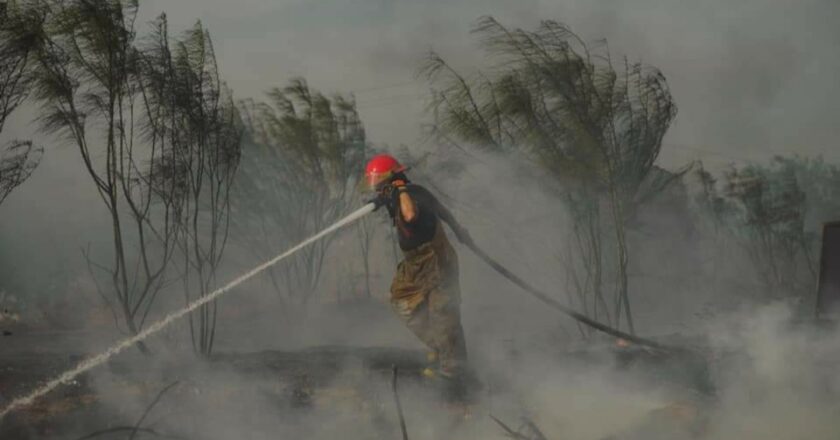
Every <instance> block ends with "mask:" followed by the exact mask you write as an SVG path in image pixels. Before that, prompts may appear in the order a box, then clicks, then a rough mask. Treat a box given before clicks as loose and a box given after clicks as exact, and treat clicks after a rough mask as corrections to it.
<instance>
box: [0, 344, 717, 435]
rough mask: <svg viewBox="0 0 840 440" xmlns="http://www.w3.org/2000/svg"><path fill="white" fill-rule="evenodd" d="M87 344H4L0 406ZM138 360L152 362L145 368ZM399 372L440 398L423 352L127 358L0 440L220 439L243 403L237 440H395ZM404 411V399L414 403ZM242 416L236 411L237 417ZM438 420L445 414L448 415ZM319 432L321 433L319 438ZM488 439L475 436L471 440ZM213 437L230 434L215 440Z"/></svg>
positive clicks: (626, 355) (491, 425)
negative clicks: (426, 374)
mask: <svg viewBox="0 0 840 440" xmlns="http://www.w3.org/2000/svg"><path fill="white" fill-rule="evenodd" d="M85 340H86V339H85V335H80V334H63V335H62V334H25V333H24V334H18V335H12V336H6V337H3V338H2V339H0V342H1V343H2V344H3V345H2V350H0V405H2V404H5V403H8V402H9V401H10V399H12V398H13V397H16V396H20V395H22V394H24V393H25V392H28V391H31V390H32V389H33V388H34V387H35V386H36V385H37V384H38V383H41V382H43V381H44V380H45V379H46V378H51V377H53V376H55V375H56V374H58V373H59V372H61V371H62V370H64V369H67V368H69V367H72V366H73V365H74V364H75V363H77V362H79V361H80V360H81V359H83V357H84V354H83V351H81V350H80V347H82V346H83V345H84V343H83V342H82V341H85ZM611 351H612V353H611V355H610V359H611V362H613V363H614V366H615V367H616V368H620V369H624V370H627V371H628V374H634V373H633V372H634V371H645V372H647V374H648V375H650V379H651V380H652V381H661V380H663V379H667V380H670V381H672V382H673V383H675V384H676V385H677V386H679V387H684V388H686V389H689V390H690V394H691V393H693V394H696V395H698V396H702V395H711V394H713V390H712V388H711V386H710V385H709V382H708V380H707V379H708V378H707V377H705V376H704V375H705V371H704V369H703V368H702V367H698V365H701V364H700V363H698V362H697V359H686V358H684V357H679V356H678V357H668V356H665V357H663V355H661V354H656V353H650V352H647V351H644V350H636V349H626V348H615V349H614V350H611ZM567 358H568V359H571V360H572V361H573V362H577V363H581V364H587V363H596V362H603V357H600V356H593V354H592V353H591V352H589V351H579V352H576V353H569V354H568V356H567ZM144 362H148V363H149V364H150V365H149V366H148V367H144V366H143V364H144ZM394 366H398V368H399V371H400V373H399V380H400V387H401V389H403V387H404V388H405V391H403V393H404V396H403V398H404V399H411V398H412V397H413V396H409V395H408V394H409V393H410V394H412V395H425V396H433V395H437V393H438V392H439V391H441V390H440V387H439V386H438V385H439V384H436V383H434V382H433V381H428V380H425V379H423V378H422V375H421V371H422V369H423V368H424V367H425V355H424V353H423V352H420V351H413V350H406V349H399V348H389V347H382V348H363V347H346V346H327V347H315V348H309V349H303V350H296V351H262V352H253V353H219V354H217V355H214V356H213V357H212V358H210V359H207V360H203V361H197V360H195V358H193V357H188V358H184V359H178V360H167V361H165V362H163V363H161V361H159V360H155V361H147V360H144V359H143V357H142V355H140V354H137V353H129V354H128V355H121V356H118V357H117V358H115V359H114V360H112V361H111V362H109V363H108V364H107V365H105V366H102V367H100V368H97V369H95V370H93V371H91V372H89V373H88V374H85V375H82V376H81V377H79V378H78V379H77V380H75V381H74V382H73V383H71V384H68V385H64V386H61V387H59V388H58V389H56V390H54V391H53V392H51V393H50V394H48V395H47V396H45V397H44V398H42V399H40V400H38V401H37V402H36V403H35V404H34V405H31V406H29V407H27V408H25V409H22V410H20V411H16V412H14V413H12V414H10V415H8V416H6V418H5V419H4V420H2V421H0V439H4V440H5V439H15V440H17V439H20V440H28V439H71V440H75V439H82V438H103V439H117V438H119V439H127V438H136V439H142V438H183V439H191V440H192V439H195V440H198V439H201V438H207V437H206V435H207V431H205V430H203V429H202V428H201V427H199V426H198V425H202V424H204V423H205V422H201V421H199V422H196V421H195V420H194V419H195V417H192V419H191V418H190V417H188V416H185V415H184V416H179V415H177V414H179V411H180V412H182V413H183V414H202V415H203V416H202V417H205V418H210V419H218V420H217V421H219V423H220V427H219V428H215V429H216V430H217V431H218V430H219V429H225V427H229V426H230V425H231V424H235V423H241V422H242V420H241V419H242V417H243V414H245V415H248V414H251V413H252V411H251V410H250V409H249V408H250V406H249V405H254V406H255V409H254V411H255V412H256V413H260V414H259V415H255V416H253V417H254V419H253V420H248V421H247V422H245V424H246V425H247V426H253V427H254V431H253V432H250V433H248V434H247V435H243V436H241V437H238V438H255V439H257V438H290V437H288V436H274V435H272V433H274V432H276V430H277V429H278V428H277V426H278V425H275V423H277V424H280V423H287V424H291V425H294V424H297V423H299V421H300V420H305V419H306V418H307V417H310V416H311V415H312V414H318V417H323V416H324V414H329V417H330V418H331V420H332V419H335V420H344V422H341V423H345V424H341V423H339V422H336V428H334V430H335V431H338V432H342V431H344V432H345V433H346V435H347V438H362V437H364V438H399V435H400V434H399V430H398V429H399V424H398V420H399V419H398V417H397V413H396V409H395V405H394V400H393V395H392V394H391V389H390V384H391V379H392V371H393V370H392V369H393V367H394ZM348 371H350V372H351V373H348ZM484 380H485V383H484V384H483V386H482V388H481V390H480V391H479V392H480V393H484V394H483V395H486V394H487V393H490V392H505V390H504V389H503V388H504V386H505V385H504V384H505V381H504V379H503V378H493V377H490V378H484ZM164 394H165V395H164ZM433 399H434V398H433ZM255 402H258V403H255ZM485 403H486V402H485ZM411 405H412V403H409V407H411ZM481 405H484V403H482V404H479V405H478V406H473V407H471V409H470V408H468V409H465V410H464V412H463V414H461V413H458V412H459V411H460V409H456V410H455V413H456V415H455V416H454V417H455V418H456V419H457V418H458V417H461V416H463V417H464V418H468V419H473V420H472V421H471V422H470V423H476V424H478V423H480V424H481V428H482V431H481V432H494V433H496V434H497V436H496V437H495V438H504V437H505V433H504V431H503V428H502V427H501V426H500V425H498V424H497V422H495V421H494V420H493V419H491V418H489V415H490V413H491V412H492V408H488V407H486V405H485V406H481ZM414 406H415V407H416V406H418V405H417V404H415V405H414ZM426 406H429V405H428V404H426ZM443 406H445V405H441V407H443ZM208 408H224V411H223V412H222V413H214V412H208ZM237 410H241V413H240V414H239V415H232V413H234V412H236V411H237ZM447 411H448V412H447ZM695 412H696V409H695V408H694V407H690V406H685V405H682V404H675V405H674V406H671V407H666V408H662V409H660V410H658V411H655V412H653V413H651V418H652V420H654V419H667V420H670V421H673V420H678V421H680V422H679V423H683V421H684V422H685V424H692V423H695V422H696V419H697V417H696V414H695ZM147 413H148V414H147ZM208 414H209V415H208ZM443 414H448V415H446V416H447V417H449V416H452V410H451V408H450V409H446V410H445V411H444V412H443ZM164 415H167V416H169V418H170V419H179V420H192V421H191V422H190V423H185V424H178V425H177V427H176V428H173V426H176V425H173V423H171V420H170V421H166V420H163V417H164ZM426 416H427V415H424V416H423V417H426ZM227 417H230V418H229V419H227ZM248 417H250V416H248ZM313 417H314V416H313ZM342 417H343V418H344V419H342ZM419 417H420V416H418V415H417V414H410V415H409V416H408V418H413V419H414V420H413V422H414V427H415V429H417V428H416V426H417V418H419ZM432 417H436V416H432ZM345 419H346V420H345ZM221 420H225V421H224V422H222V421H221ZM266 420H270V421H268V422H267V421H266ZM348 420H349V421H348ZM514 422H515V420H514ZM308 423H309V425H306V426H305V427H303V428H299V429H298V430H297V431H295V432H294V434H291V435H293V436H299V435H303V436H304V437H306V438H334V437H332V436H331V435H324V434H323V432H324V431H323V429H322V428H323V427H322V426H321V427H319V426H318V422H317V421H314V422H311V421H310V422H308ZM509 423H511V422H510V421H509ZM357 425H360V426H362V425H363V426H365V427H366V428H365V429H364V430H362V431H359V432H356V431H348V429H351V428H348V427H349V426H352V429H356V428H357ZM410 426H411V424H410ZM523 426H524V427H523ZM508 427H509V428H510V429H512V430H521V431H520V432H521V437H519V438H529V439H530V438H535V439H536V438H540V437H539V434H538V433H537V432H536V431H528V429H527V426H526V425H515V424H511V425H509V426H508ZM135 428H136V430H135ZM231 432H233V433H235V432H236V431H235V430H232V431H231ZM314 432H318V433H319V434H318V435H317V436H316V435H315V434H314ZM351 432H352V433H351ZM526 432H530V433H529V434H526ZM305 433H313V434H312V435H313V436H312V437H307V436H305ZM263 434H265V436H263ZM426 434H427V435H426V436H428V433H426ZM508 434H510V433H508ZM231 435H235V434H231ZM431 436H432V437H434V436H435V435H434V434H431ZM483 436H484V434H481V435H476V438H483ZM304 437H299V438H304ZM212 438H234V437H230V436H226V435H223V434H219V436H218V437H217V436H215V435H214V437H212ZM626 438H635V437H629V436H628V437H626Z"/></svg>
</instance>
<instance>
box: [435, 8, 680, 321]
mask: <svg viewBox="0 0 840 440" xmlns="http://www.w3.org/2000/svg"><path fill="white" fill-rule="evenodd" d="M473 32H474V33H476V34H478V35H479V36H480V37H481V44H482V47H483V48H484V49H485V50H486V51H487V52H488V54H489V55H490V56H491V57H492V59H493V60H495V61H496V62H495V64H494V66H493V67H492V68H491V69H490V70H489V71H486V72H478V73H476V74H474V75H469V76H465V75H464V74H462V73H460V72H458V71H457V70H456V69H454V68H453V67H452V66H451V65H450V64H449V63H447V62H446V61H445V60H444V59H443V58H442V57H441V56H440V55H438V54H437V53H434V52H433V53H431V54H430V56H429V58H428V60H427V63H426V64H425V65H424V66H423V69H422V71H421V72H422V73H423V74H425V75H426V76H427V77H428V78H429V79H430V80H431V82H432V84H433V86H434V88H435V90H436V91H435V92H434V94H433V97H432V103H431V109H432V111H433V112H434V114H435V123H434V129H433V134H434V135H435V136H436V137H437V138H438V140H440V141H441V142H443V143H447V144H454V145H457V146H458V147H459V148H465V147H467V148H469V147H472V148H480V149H484V150H489V151H493V152H519V153H524V154H525V155H527V156H528V157H529V158H531V159H532V160H533V161H534V163H535V164H536V165H537V166H538V168H539V169H540V170H541V171H542V172H543V173H544V174H545V175H547V176H549V177H550V178H553V182H554V183H555V184H556V186H557V187H558V188H559V190H560V191H561V194H562V197H563V200H564V201H565V202H566V204H567V206H568V208H569V212H570V216H571V219H572V223H573V225H574V227H573V237H574V238H573V241H574V246H575V247H574V249H575V254H574V258H573V259H572V261H570V262H568V265H569V272H570V277H572V278H574V279H575V280H577V281H578V283H577V289H578V290H579V291H580V292H582V293H581V294H580V297H581V298H583V299H588V301H587V302H584V303H582V304H580V307H581V308H582V311H584V312H586V313H587V314H589V315H590V316H594V317H595V318H597V319H603V320H606V321H608V322H610V321H611V322H612V323H613V324H614V325H616V326H619V325H621V319H622V316H623V317H624V319H625V322H626V325H627V327H628V328H629V329H630V331H631V332H632V331H633V320H632V314H631V307H630V297H629V290H628V275H627V267H628V263H629V258H630V256H629V255H630V253H629V250H628V247H627V231H626V229H627V223H628V221H629V220H630V219H631V218H632V217H633V215H634V212H635V210H636V209H637V208H638V206H639V205H640V204H641V203H643V202H644V201H645V200H647V199H649V198H650V197H651V196H652V195H653V194H655V193H657V192H658V191H660V190H661V189H662V188H663V187H664V186H665V185H667V184H668V183H670V182H671V181H673V180H675V179H676V178H674V179H670V178H669V179H665V180H661V181H655V182H651V181H650V174H651V173H650V172H651V170H652V169H653V167H654V163H655V161H656V158H657V157H658V155H659V151H660V149H661V146H662V138H663V136H664V135H665V132H666V131H667V129H668V127H669V126H670V123H671V121H672V120H673V118H674V117H675V115H676V105H675V104H674V102H673V99H672V97H671V94H670V92H669V89H668V85H667V82H666V80H665V77H664V76H663V75H662V74H661V73H660V72H659V71H658V70H656V69H654V68H651V67H648V66H644V65H642V64H640V63H630V62H628V61H627V60H621V61H620V62H619V63H617V64H616V63H614V61H613V59H612V57H611V56H610V53H609V51H608V50H606V44H605V43H604V44H601V45H597V46H594V47H592V46H589V45H587V44H586V43H584V41H583V40H582V39H581V38H579V37H578V36H577V35H576V34H574V33H573V32H572V31H571V30H569V29H568V28H567V27H566V26H565V25H563V24H560V23H557V22H554V21H544V22H542V24H541V25H540V26H539V27H538V28H537V29H536V30H534V31H528V30H523V29H509V28H507V27H505V26H504V25H502V24H501V23H499V22H498V21H496V20H495V19H493V18H492V17H485V18H482V19H481V20H480V21H479V23H478V25H477V26H476V27H475V29H474V31H473ZM462 144H464V145H462ZM608 286H612V287H613V289H614V294H613V301H612V307H608V305H607V302H606V300H605V295H604V290H605V289H607V288H608Z"/></svg>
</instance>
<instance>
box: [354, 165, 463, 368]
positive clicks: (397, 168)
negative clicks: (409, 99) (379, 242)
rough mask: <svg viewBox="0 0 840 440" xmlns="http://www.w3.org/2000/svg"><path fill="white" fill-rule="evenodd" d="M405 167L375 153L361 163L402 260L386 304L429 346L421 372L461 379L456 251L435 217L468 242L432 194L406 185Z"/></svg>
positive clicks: (414, 186)
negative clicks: (385, 212) (393, 230)
mask: <svg viewBox="0 0 840 440" xmlns="http://www.w3.org/2000/svg"><path fill="white" fill-rule="evenodd" d="M406 170H407V169H406V167H404V166H403V165H401V164H400V163H399V162H398V161H397V160H396V159H395V158H393V157H392V156H389V155H386V154H381V155H377V156H375V157H373V158H372V159H371V160H370V161H369V162H368V164H367V167H366V170H365V177H366V181H367V184H368V186H369V188H370V189H371V190H373V191H375V192H376V198H375V199H374V200H373V202H374V203H375V204H376V206H377V208H379V207H381V206H384V207H385V208H386V209H387V210H388V214H389V215H390V217H391V219H392V221H393V225H394V227H395V228H396V230H397V235H398V237H399V245H400V248H401V249H402V252H403V255H404V259H403V260H402V261H401V262H400V263H399V265H398V266H397V271H396V274H395V275H394V280H393V282H392V283H391V305H392V307H393V309H394V311H395V312H396V313H397V315H398V316H399V317H400V319H402V320H403V322H405V324H406V326H407V327H408V328H409V329H410V330H411V331H412V332H413V333H414V334H415V335H416V336H417V338H419V339H420V340H421V341H422V342H423V343H424V344H425V345H426V346H427V347H428V348H429V349H430V350H431V351H430V352H429V356H428V357H429V361H430V363H431V365H430V368H427V369H425V370H424V371H423V374H424V375H425V376H427V377H441V378H443V379H448V381H449V382H451V383H459V384H463V383H464V379H465V374H466V373H467V349H466V345H465V341H464V331H463V329H462V327H461V314H460V304H461V298H460V286H459V281H458V256H457V254H456V253H455V250H454V249H453V248H452V245H451V244H450V243H449V240H448V239H447V238H446V232H445V231H444V230H443V226H442V224H441V220H442V221H443V222H445V223H446V224H447V225H448V226H449V228H450V229H451V230H452V231H453V232H454V234H455V236H456V237H457V238H458V240H459V241H460V242H462V243H464V244H471V243H472V240H471V238H470V236H469V234H468V233H467V231H466V230H465V229H464V228H462V227H461V226H460V225H459V224H458V223H457V222H456V221H455V218H454V217H453V216H452V213H451V212H450V211H449V210H448V209H446V207H444V206H443V205H442V204H441V203H440V202H439V201H438V200H437V199H436V198H435V196H434V195H432V193H430V192H429V191H428V190H427V189H426V188H424V187H422V186H420V185H416V184H412V183H411V182H410V181H409V180H408V178H407V177H406V175H405V171H406Z"/></svg>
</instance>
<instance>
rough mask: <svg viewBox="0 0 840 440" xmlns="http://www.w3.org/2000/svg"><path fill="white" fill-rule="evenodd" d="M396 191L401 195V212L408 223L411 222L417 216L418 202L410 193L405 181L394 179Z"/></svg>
mask: <svg viewBox="0 0 840 440" xmlns="http://www.w3.org/2000/svg"><path fill="white" fill-rule="evenodd" d="M394 191H396V192H397V194H398V197H399V206H400V214H401V215H402V218H403V220H405V222H406V223H411V222H413V221H414V220H415V219H416V218H417V204H416V203H414V199H412V198H411V196H410V195H409V194H408V191H406V188H405V182H403V181H402V180H397V181H394Z"/></svg>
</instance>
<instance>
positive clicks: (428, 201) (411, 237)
mask: <svg viewBox="0 0 840 440" xmlns="http://www.w3.org/2000/svg"><path fill="white" fill-rule="evenodd" d="M402 191H404V192H408V195H409V197H411V200H413V201H414V206H415V207H416V216H415V217H414V220H412V221H411V222H407V221H405V219H404V218H403V216H402V212H401V211H400V208H399V207H400V202H399V195H398V194H397V193H398V191H394V197H393V199H392V200H393V201H392V206H390V207H389V210H388V211H389V212H390V213H391V218H392V219H394V226H396V228H397V235H398V237H399V242H400V249H402V250H404V251H407V250H412V249H415V248H417V247H418V246H420V245H421V244H423V243H428V242H430V241H432V238H434V236H435V232H436V231H437V228H438V227H439V226H438V223H439V222H438V219H443V220H444V221H446V222H447V223H449V220H450V218H451V214H449V211H448V210H447V209H446V208H444V207H443V206H442V205H441V204H440V202H438V200H437V199H436V198H435V196H434V195H432V193H431V192H429V190H427V189H426V188H423V187H422V186H420V185H414V184H407V185H406V186H405V187H404V189H403V190H402Z"/></svg>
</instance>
